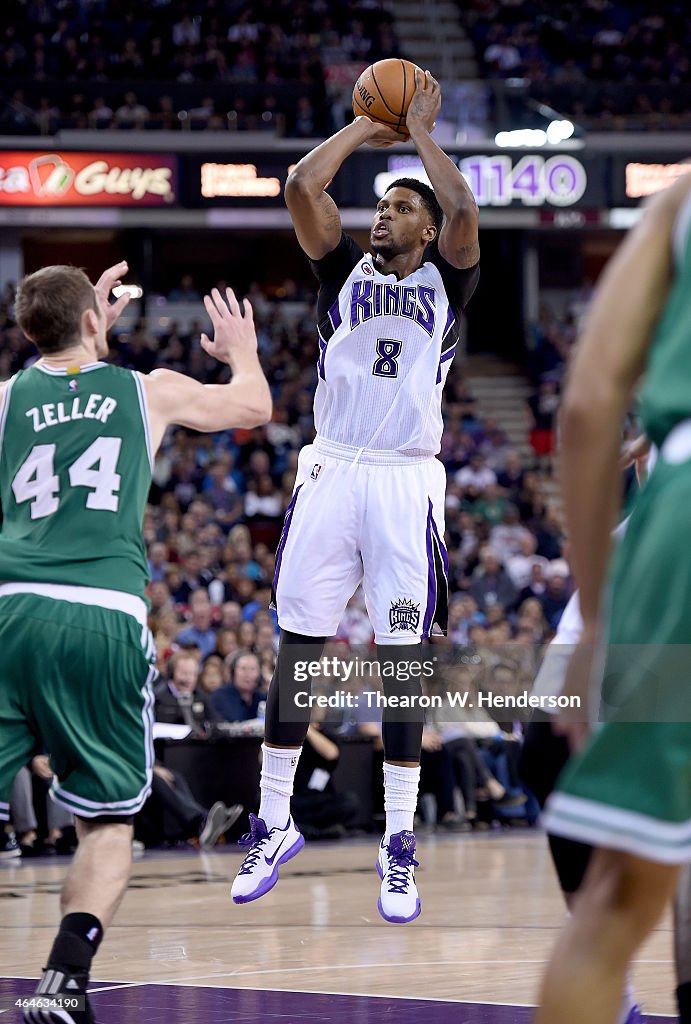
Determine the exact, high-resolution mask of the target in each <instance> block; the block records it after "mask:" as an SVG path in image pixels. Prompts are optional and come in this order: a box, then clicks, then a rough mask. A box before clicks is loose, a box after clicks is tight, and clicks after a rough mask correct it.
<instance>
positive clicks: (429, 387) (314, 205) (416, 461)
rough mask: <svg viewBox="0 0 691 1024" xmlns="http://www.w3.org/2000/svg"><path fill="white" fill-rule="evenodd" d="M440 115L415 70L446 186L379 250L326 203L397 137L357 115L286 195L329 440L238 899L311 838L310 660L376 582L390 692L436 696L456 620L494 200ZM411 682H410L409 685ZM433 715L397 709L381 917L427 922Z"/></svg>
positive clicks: (296, 554)
mask: <svg viewBox="0 0 691 1024" xmlns="http://www.w3.org/2000/svg"><path fill="white" fill-rule="evenodd" d="M439 104H440V92H439V86H438V84H437V83H436V82H435V80H434V79H433V78H432V77H431V75H430V74H429V72H428V73H427V74H422V72H420V71H419V70H418V71H417V72H416V91H415V93H414V95H413V98H412V100H411V104H410V107H409V110H408V115H407V122H406V125H407V129H408V131H409V132H410V137H411V139H412V141H413V143H414V144H415V146H416V148H417V151H418V155H419V156H420V159H421V160H422V163H423V165H424V167H425V170H426V172H427V175H428V177H429V180H430V181H431V183H432V186H433V189H430V188H429V186H427V185H424V184H422V183H421V182H419V181H417V180H414V179H410V178H402V179H400V180H398V181H395V182H393V184H392V185H391V186H389V188H388V189H387V191H386V193H385V195H384V196H383V197H382V199H381V200H380V201H379V203H378V204H377V208H376V212H375V216H374V221H373V224H372V230H371V232H370V251H369V252H367V253H365V252H364V251H363V250H362V249H361V248H360V246H358V245H357V243H356V242H355V241H354V240H353V239H352V238H350V237H349V236H348V235H346V234H344V232H343V229H342V226H341V218H340V215H339V212H338V209H337V207H336V205H335V203H334V202H333V200H332V199H331V197H330V196H329V195H328V193H327V192H326V188H327V186H328V184H329V183H330V181H331V179H332V178H333V177H334V175H335V174H336V173H337V172H338V170H339V168H340V167H341V165H342V163H343V161H344V160H345V159H347V157H348V156H350V154H351V153H353V152H354V151H355V150H356V149H357V148H358V147H359V146H361V145H362V144H364V143H367V144H369V145H372V146H387V145H390V144H392V143H393V142H394V141H396V140H397V139H399V138H400V137H399V136H397V135H396V134H395V133H394V132H393V131H392V130H390V129H388V128H386V127H383V126H382V125H377V124H373V123H372V122H371V121H370V120H369V119H368V118H366V117H358V118H356V119H355V121H353V123H352V124H349V125H348V126H347V127H346V128H344V129H342V131H340V132H337V133H336V134H335V135H334V136H332V137H331V138H330V139H327V141H326V142H324V143H322V145H320V146H318V147H317V148H316V149H315V150H313V151H312V152H311V153H309V154H308V155H307V156H306V157H304V158H303V159H302V160H301V161H300V162H299V163H298V165H297V167H296V168H295V169H294V171H293V172H292V173H291V175H290V177H289V179H288V182H287V184H286V193H285V194H286V203H287V205H288V209H289V211H290V214H291V217H292V220H293V224H294V226H295V231H296V234H297V238H298V241H299V243H300V245H301V247H302V249H303V250H304V252H305V253H306V255H307V256H308V257H309V259H310V262H311V265H312V269H313V271H314V273H315V275H316V277H317V279H318V281H319V297H318V301H317V311H318V317H319V322H318V328H319V360H318V384H317V392H316V396H315V404H314V412H315V425H316V429H317V437H316V439H315V442H314V444H312V445H308V446H307V447H306V448H304V449H303V450H302V452H301V453H300V459H299V463H298V473H297V479H296V486H295V490H294V493H293V498H292V501H291V503H290V507H289V509H288V512H287V514H286V519H285V524H284V528H283V534H282V537H281V542H280V544H279V548H278V552H277V557H276V577H275V581H274V589H275V594H276V607H277V611H278V621H279V625H280V627H281V646H280V650H279V656H278V664H277V667H276V674H275V676H274V680H273V683H272V686H271V689H270V691H269V698H268V702H267V709H266V742H265V744H264V767H263V773H262V798H261V807H260V811H259V817H258V818H257V819H253V823H252V830H251V832H250V833H249V834H248V835H247V836H246V837H245V842H246V844H247V845H248V846H249V850H248V854H247V857H246V859H245V861H244V863H243V865H242V867H241V869H240V872H239V874H238V876H237V878H236V879H235V882H234V883H233V887H232V896H233V899H234V900H235V902H237V903H242V902H248V901H250V900H253V899H256V898H257V897H259V896H262V895H263V894H264V893H266V892H268V891H269V889H271V888H272V886H273V885H274V884H275V882H276V881H277V879H278V866H279V864H280V863H281V862H283V861H285V860H287V859H288V857H290V856H293V855H294V854H295V853H297V852H298V850H299V849H300V846H301V845H302V837H301V836H300V835H299V833H298V832H297V830H296V829H295V827H294V825H293V822H292V818H291V817H290V796H291V793H292V786H293V778H294V775H295V769H296V766H297V761H298V758H299V755H300V749H301V747H302V744H303V741H304V739H305V735H306V732H307V727H308V724H309V708H306V709H298V708H296V706H295V698H296V694H297V692H298V691H301V690H303V691H304V690H305V689H308V690H309V684H307V685H306V684H305V683H297V682H296V680H295V671H294V667H295V663H296V662H297V661H303V660H306V661H311V660H316V659H318V658H319V657H320V655H321V651H322V645H323V642H324V638H325V637H327V636H331V635H332V634H333V633H334V632H335V631H336V629H337V627H338V623H339V621H340V619H341V616H342V614H343V611H344V610H345V607H346V605H347V602H348V600H349V599H350V597H351V596H352V594H353V593H354V592H355V590H356V588H357V586H358V585H359V584H360V582H363V585H364V591H365V597H366V600H367V608H368V611H369V615H370V618H371V620H372V623H373V625H374V630H375V637H376V641H377V647H378V656H379V659H380V661H383V662H384V663H386V664H387V665H389V666H390V667H391V669H392V674H391V675H390V676H388V677H387V676H386V675H385V674H384V672H382V677H383V680H384V682H385V690H386V693H387V695H389V696H392V695H403V694H407V695H410V696H419V695H420V694H421V686H420V678H419V671H418V674H417V675H416V676H415V677H414V678H412V679H409V678H408V675H409V673H407V672H406V669H405V665H404V664H403V663H404V662H410V661H411V660H413V661H419V659H420V653H419V652H420V648H419V646H418V645H419V643H420V640H421V639H422V638H425V637H428V636H429V634H430V632H431V630H432V627H433V625H434V623H435V622H437V623H438V624H439V625H440V626H441V628H442V629H444V628H445V625H446V622H445V617H446V611H445V610H446V602H447V582H446V576H447V558H446V550H445V548H444V542H443V537H444V492H445V473H444V468H443V466H442V464H441V463H440V462H438V461H437V459H436V458H435V456H436V455H437V453H438V452H439V450H440V441H441V433H442V417H441V395H442V389H443V386H444V382H445V380H446V375H447V373H448V370H449V367H450V365H451V360H452V358H453V356H454V353H455V351H456V345H457V342H458V334H459V323H460V316H461V313H462V310H463V308H464V306H465V305H466V303H467V302H468V300H469V299H470V296H471V295H472V293H473V291H474V289H475V286H476V284H477V280H478V276H479V262H478V261H479V245H478V235H477V220H478V214H477V206H476V204H475V200H474V198H473V195H472V193H471V192H470V190H469V188H468V186H467V184H466V182H465V180H464V178H463V176H462V175H461V173H460V172H459V170H458V168H457V167H456V166H455V164H453V163H452V162H451V160H449V158H448V157H447V156H446V155H445V154H444V153H443V152H442V151H441V150H440V149H439V147H438V146H437V145H436V143H435V142H434V141H433V140H432V138H431V136H430V130H431V127H432V125H433V123H434V119H435V117H436V115H437V113H438V110H439ZM397 680H398V681H397ZM422 718H423V715H422V711H421V710H420V709H419V708H413V707H410V708H409V709H407V710H406V712H404V713H403V714H396V711H395V710H393V709H389V708H386V709H385V712H384V720H383V737H384V746H385V764H384V785H385V807H386V833H385V835H384V838H383V840H382V843H381V845H380V849H379V854H378V859H377V869H378V871H379V874H380V875H381V876H382V883H381V889H380V898H379V910H380V912H381V914H382V916H383V917H384V918H386V919H387V920H389V921H395V922H405V921H409V920H412V919H413V918H415V917H417V915H418V914H419V912H420V901H419V899H418V895H417V889H416V886H415V866H416V861H415V836H414V834H413V815H414V812H415V808H416V805H417V792H418V783H419V776H420V767H419V761H420V746H421V738H422Z"/></svg>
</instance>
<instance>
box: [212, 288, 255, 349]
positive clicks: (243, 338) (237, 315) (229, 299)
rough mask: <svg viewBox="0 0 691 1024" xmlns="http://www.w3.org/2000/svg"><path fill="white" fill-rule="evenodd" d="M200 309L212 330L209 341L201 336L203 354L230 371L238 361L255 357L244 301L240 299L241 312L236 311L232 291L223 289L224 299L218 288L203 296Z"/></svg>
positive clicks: (251, 316) (249, 308)
mask: <svg viewBox="0 0 691 1024" xmlns="http://www.w3.org/2000/svg"><path fill="white" fill-rule="evenodd" d="M204 306H205V307H206V311H207V313H208V314H209V317H210V319H211V323H212V325H213V329H214V337H213V341H212V340H211V338H209V337H208V335H206V334H202V336H201V344H202V348H203V349H204V351H205V352H208V353H209V355H210V356H213V357H214V358H215V359H218V360H220V362H222V363H228V364H230V366H231V367H232V366H233V365H234V362H235V360H236V359H237V358H238V357H240V358H242V356H247V355H254V356H256V353H257V333H256V331H255V329H254V313H253V311H252V306H251V305H250V303H249V300H248V299H243V302H242V306H243V308H242V309H240V305H239V303H238V300H237V299H236V297H235V292H234V291H233V289H232V288H226V297H225V299H224V298H223V296H222V295H221V293H220V292H219V290H218V288H214V289H212V292H211V295H205V296H204Z"/></svg>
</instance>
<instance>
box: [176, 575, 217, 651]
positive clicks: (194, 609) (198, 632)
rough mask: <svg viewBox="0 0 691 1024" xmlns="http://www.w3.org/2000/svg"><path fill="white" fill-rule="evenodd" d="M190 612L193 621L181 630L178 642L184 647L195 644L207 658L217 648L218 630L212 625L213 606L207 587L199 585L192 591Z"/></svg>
mask: <svg viewBox="0 0 691 1024" xmlns="http://www.w3.org/2000/svg"><path fill="white" fill-rule="evenodd" d="M190 613H191V618H192V623H191V625H189V626H186V627H185V629H182V630H180V632H179V633H178V635H177V642H178V643H179V644H180V646H183V647H184V646H186V645H189V644H194V646H195V647H198V648H199V651H200V653H201V656H202V658H206V657H207V655H209V654H213V652H214V651H215V650H216V630H215V628H214V627H213V626H212V625H211V619H212V615H213V606H212V604H211V601H210V599H209V593H208V591H207V590H206V588H205V587H199V588H198V589H197V590H194V591H193V592H192V596H191V597H190Z"/></svg>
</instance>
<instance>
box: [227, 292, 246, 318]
mask: <svg viewBox="0 0 691 1024" xmlns="http://www.w3.org/2000/svg"><path fill="white" fill-rule="evenodd" d="M226 297H227V299H228V305H229V307H230V312H231V313H232V314H233V316H242V313H241V312H240V306H239V305H238V300H237V299H236V298H235V292H234V291H233V289H232V288H226Z"/></svg>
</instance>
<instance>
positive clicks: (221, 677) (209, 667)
mask: <svg viewBox="0 0 691 1024" xmlns="http://www.w3.org/2000/svg"><path fill="white" fill-rule="evenodd" d="M225 683H226V669H225V665H224V664H223V658H222V657H221V656H220V655H218V654H210V655H209V657H208V658H205V659H204V664H203V665H202V668H201V672H200V673H199V681H198V684H197V688H198V690H199V691H200V693H203V694H204V696H205V697H206V698H207V699H208V698H209V697H210V696H211V694H212V693H215V692H216V690H220V688H221V687H222V686H224V685H225Z"/></svg>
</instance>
